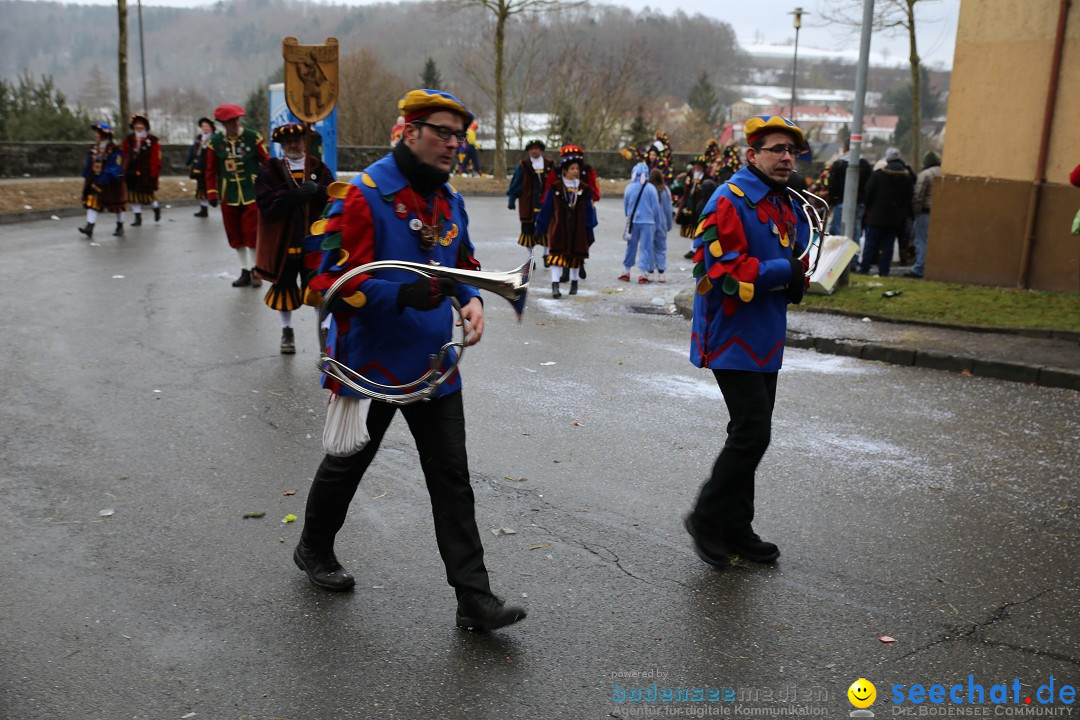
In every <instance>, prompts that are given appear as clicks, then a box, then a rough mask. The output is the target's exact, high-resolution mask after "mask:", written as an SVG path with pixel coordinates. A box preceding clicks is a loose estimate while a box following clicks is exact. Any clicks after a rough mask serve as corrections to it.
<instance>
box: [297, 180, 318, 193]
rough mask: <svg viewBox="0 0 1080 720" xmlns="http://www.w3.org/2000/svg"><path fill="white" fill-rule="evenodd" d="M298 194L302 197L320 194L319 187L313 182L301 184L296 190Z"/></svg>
mask: <svg viewBox="0 0 1080 720" xmlns="http://www.w3.org/2000/svg"><path fill="white" fill-rule="evenodd" d="M296 192H297V193H299V194H300V195H314V194H315V193H317V192H319V185H318V183H316V182H314V181H312V180H308V181H307V182H305V183H300V186H299V187H297V188H296Z"/></svg>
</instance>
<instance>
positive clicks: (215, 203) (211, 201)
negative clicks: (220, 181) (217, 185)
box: [210, 198, 217, 208]
mask: <svg viewBox="0 0 1080 720" xmlns="http://www.w3.org/2000/svg"><path fill="white" fill-rule="evenodd" d="M210 207H212V208H216V207H217V198H210Z"/></svg>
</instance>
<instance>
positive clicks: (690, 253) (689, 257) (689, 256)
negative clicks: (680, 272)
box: [683, 250, 694, 260]
mask: <svg viewBox="0 0 1080 720" xmlns="http://www.w3.org/2000/svg"><path fill="white" fill-rule="evenodd" d="M683 257H684V258H686V259H687V260H692V259H693V258H694V251H693V250H688V251H687V252H686V254H685V255H683Z"/></svg>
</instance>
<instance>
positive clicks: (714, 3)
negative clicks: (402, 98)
mask: <svg viewBox="0 0 1080 720" xmlns="http://www.w3.org/2000/svg"><path fill="white" fill-rule="evenodd" d="M878 1H879V2H880V1H881V0H878ZM136 2H137V0H128V6H129V7H134V6H135V4H136ZM214 2H215V0H144V2H143V4H144V5H171V6H176V7H196V6H200V5H212V4H214ZM848 2H850V0H848ZM82 3H83V4H96V5H113V4H115V0H82ZM337 4H345V5H364V4H367V3H366V2H365V0H338V3H337ZM609 4H612V5H619V6H623V7H627V8H630V9H631V10H634V11H639V10H642V9H644V8H646V7H652V8H660V9H661V10H662V11H663V12H665V13H668V14H670V13H672V12H674V11H675V10H682V11H683V12H685V13H687V14H689V15H693V14H696V13H700V14H702V15H707V16H709V17H714V18H717V19H718V20H723V21H725V22H728V23H730V24H731V25H732V27H734V28H735V32H736V33H737V35H738V37H739V40H740V41H741V42H742V43H744V44H746V43H761V42H765V43H776V44H783V43H787V42H791V41H793V40H794V37H795V30H794V27H793V23H792V16H791V15H789V14H788V13H790V12H791V11H792V10H794V9H795V7H796V6H801V7H802V8H803V10H804V11H806V12H807V13H809V14H808V15H805V16H804V17H803V26H802V29H801V30H800V31H799V48H800V57H801V56H802V49H803V48H806V49H807V50H808V51H809V50H810V48H813V47H818V48H823V49H828V50H842V49H848V50H853V51H855V52H856V53H857V51H858V48H859V36H858V30H857V29H848V28H837V27H836V26H832V27H825V26H823V24H822V23H821V12H822V9H823V8H826V7H829V6H836V5H843V4H847V3H845V2H844V0H673V1H669V2H657V0H616V1H614V2H609ZM916 8H917V9H916V21H917V22H916V27H917V28H918V38H917V41H918V50H919V55H920V56H921V57H922V59H923V62H924V63H925V64H927V65H931V66H939V67H946V68H950V67H952V60H953V47H954V44H955V40H956V19H957V15H958V14H959V12H960V0H922V1H921V2H920V3H919V4H918V5H917V6H916ZM673 40H674V41H677V40H675V39H673ZM870 51H871V53H872V55H873V57H874V59H875V61H879V62H880V61H881V60H883V59H884V60H887V61H888V62H889V63H890V64H900V63H904V62H906V61H907V56H908V47H907V37H906V35H904V36H902V37H888V36H884V35H880V34H879V35H875V36H874V38H873V39H872V40H871V43H870ZM808 54H809V52H808Z"/></svg>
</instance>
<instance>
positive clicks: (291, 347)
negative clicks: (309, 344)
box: [281, 327, 296, 355]
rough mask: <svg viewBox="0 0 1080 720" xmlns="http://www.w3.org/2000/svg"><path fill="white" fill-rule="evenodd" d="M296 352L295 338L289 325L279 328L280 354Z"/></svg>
mask: <svg viewBox="0 0 1080 720" xmlns="http://www.w3.org/2000/svg"><path fill="white" fill-rule="evenodd" d="M295 352H296V338H294V337H293V329H292V328H291V327H287V328H281V354H282V355H292V354H293V353H295Z"/></svg>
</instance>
